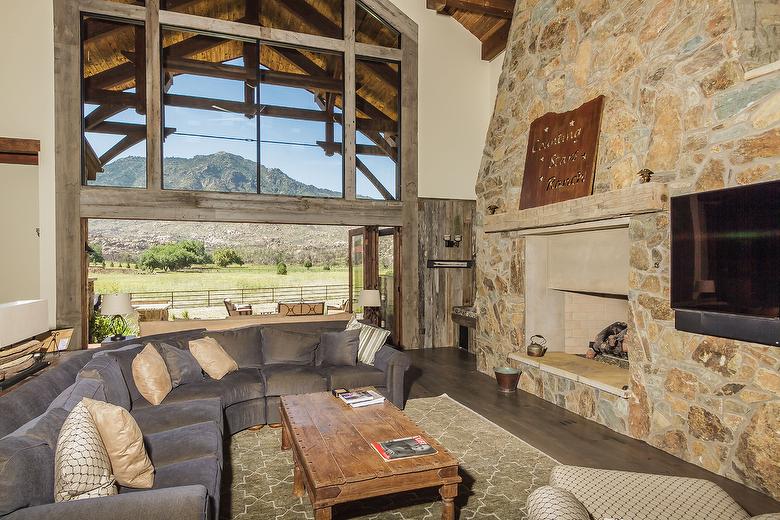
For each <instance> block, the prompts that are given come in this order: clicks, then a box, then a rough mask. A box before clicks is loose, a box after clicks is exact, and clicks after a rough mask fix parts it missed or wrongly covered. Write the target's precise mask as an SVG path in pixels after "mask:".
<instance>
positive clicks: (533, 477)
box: [221, 395, 557, 520]
mask: <svg viewBox="0 0 780 520" xmlns="http://www.w3.org/2000/svg"><path fill="white" fill-rule="evenodd" d="M406 413H407V414H408V415H409V417H411V419H412V420H413V421H415V422H416V423H417V424H419V425H420V426H421V427H422V428H423V429H424V430H425V431H426V432H428V433H429V434H430V435H432V436H433V437H435V438H436V440H438V441H439V442H440V443H441V444H442V445H444V446H445V447H446V448H447V449H448V450H449V451H450V452H451V453H452V454H453V455H455V457H457V458H458V460H459V461H460V475H461V477H462V478H463V483H462V484H461V485H460V488H459V490H458V500H457V502H456V504H457V507H458V510H459V512H460V513H459V516H458V517H459V518H460V520H468V519H495V520H518V519H524V518H526V511H525V503H526V499H527V498H528V495H529V494H530V492H531V491H533V490H534V489H536V488H537V487H539V486H542V485H544V484H546V483H547V482H548V480H549V478H550V472H551V471H552V468H553V467H554V466H556V465H557V463H556V461H555V460H553V459H552V458H550V457H548V456H547V455H545V454H544V453H542V452H541V451H539V450H537V449H535V448H533V447H532V446H530V445H529V444H527V443H525V442H523V441H522V440H521V439H519V438H518V437H515V436H514V435H512V434H511V433H509V432H507V431H506V430H504V429H503V428H501V427H499V426H497V425H495V424H493V423H492V422H490V421H488V420H487V419H485V418H484V417H482V416H480V415H478V414H477V413H475V412H473V411H471V410H470V409H468V408H466V407H465V406H463V405H461V404H460V403H458V402H457V401H455V400H453V399H451V398H450V397H448V396H447V395H441V396H439V397H430V398H425V399H413V400H410V401H409V402H408V403H407V405H406ZM280 442H281V430H280V429H271V428H263V429H262V430H260V431H256V432H253V431H248V430H247V431H243V432H241V433H238V434H236V435H234V436H233V437H232V439H231V441H230V446H229V450H230V456H229V458H228V459H227V460H228V461H229V462H227V461H226V467H225V476H224V478H223V482H224V483H225V484H224V486H223V490H222V493H223V496H222V511H221V517H222V519H223V520H229V519H234V520H245V519H246V520H250V519H251V520H293V519H295V520H303V519H309V520H311V519H313V518H314V513H313V511H312V509H311V506H310V504H309V500H308V498H307V497H304V498H296V497H295V496H293V493H292V482H293V470H292V468H293V463H292V455H291V453H290V452H289V451H281V450H280V449H279V446H280ZM333 513H334V515H333V516H334V518H338V519H360V520H390V519H393V520H426V519H431V520H434V519H436V520H438V519H439V518H441V502H440V500H439V495H438V491H437V490H436V489H430V490H423V491H419V492H407V493H399V494H396V495H391V496H388V497H380V498H376V499H371V500H365V501H361V502H356V503H351V504H344V505H341V506H337V507H334V508H333Z"/></svg>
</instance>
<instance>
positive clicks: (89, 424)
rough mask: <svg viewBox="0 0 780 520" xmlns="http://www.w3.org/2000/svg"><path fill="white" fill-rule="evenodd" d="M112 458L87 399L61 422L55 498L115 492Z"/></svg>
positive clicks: (57, 452)
mask: <svg viewBox="0 0 780 520" xmlns="http://www.w3.org/2000/svg"><path fill="white" fill-rule="evenodd" d="M116 494H117V488H116V484H115V479H114V475H113V474H112V473H111V461H110V460H109V458H108V452H106V447H105V446H104V445H103V440H102V439H101V438H100V432H99V431H98V428H97V425H96V424H95V421H94V420H93V419H92V415H90V413H89V410H87V407H86V406H84V403H79V404H77V405H76V406H75V407H74V408H73V410H71V412H70V413H69V414H68V417H67V418H66V419H65V422H64V423H63V424H62V429H61V430H60V436H59V438H58V439H57V450H56V451H55V453H54V501H55V502H66V501H69V500H80V499H82V498H94V497H104V496H109V495H116Z"/></svg>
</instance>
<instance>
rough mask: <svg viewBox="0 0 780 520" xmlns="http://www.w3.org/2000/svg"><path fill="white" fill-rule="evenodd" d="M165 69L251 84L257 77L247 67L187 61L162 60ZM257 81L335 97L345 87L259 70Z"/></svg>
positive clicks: (324, 80)
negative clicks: (319, 91) (327, 93)
mask: <svg viewBox="0 0 780 520" xmlns="http://www.w3.org/2000/svg"><path fill="white" fill-rule="evenodd" d="M244 59H246V58H244ZM165 70H167V71H168V72H171V73H174V74H194V75H197V76H207V77H211V78H224V79H233V80H238V81H249V82H251V83H254V82H255V80H256V79H257V77H258V75H257V74H255V72H254V70H247V68H246V67H241V66H238V65H225V64H223V63H214V62H210V61H201V60H193V59H189V58H169V59H167V60H166V61H165ZM259 79H260V82H261V83H265V84H268V85H280V86H284V87H298V88H306V89H313V90H322V91H325V92H336V93H338V94H341V91H342V89H343V88H344V84H343V83H342V82H341V80H338V79H334V78H332V77H330V76H310V75H306V74H291V73H287V72H276V71H272V70H261V71H259ZM250 98H251V99H252V100H254V89H252V94H251V95H250ZM247 99H249V98H247ZM247 102H251V101H247Z"/></svg>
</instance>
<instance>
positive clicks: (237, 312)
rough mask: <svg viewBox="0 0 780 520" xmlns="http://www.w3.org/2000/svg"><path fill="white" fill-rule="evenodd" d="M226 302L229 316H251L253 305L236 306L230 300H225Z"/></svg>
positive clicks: (242, 304)
mask: <svg viewBox="0 0 780 520" xmlns="http://www.w3.org/2000/svg"><path fill="white" fill-rule="evenodd" d="M223 301H224V302H225V308H226V309H227V312H228V316H251V315H252V305H250V304H248V303H241V304H238V305H236V304H235V303H233V302H231V301H230V300H229V299H227V298H226V299H225V300H223Z"/></svg>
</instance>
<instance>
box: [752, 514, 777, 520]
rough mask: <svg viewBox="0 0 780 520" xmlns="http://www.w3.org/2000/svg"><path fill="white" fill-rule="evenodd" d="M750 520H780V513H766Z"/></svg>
mask: <svg viewBox="0 0 780 520" xmlns="http://www.w3.org/2000/svg"><path fill="white" fill-rule="evenodd" d="M750 520H780V513H765V514H763V515H758V516H751V517H750Z"/></svg>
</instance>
